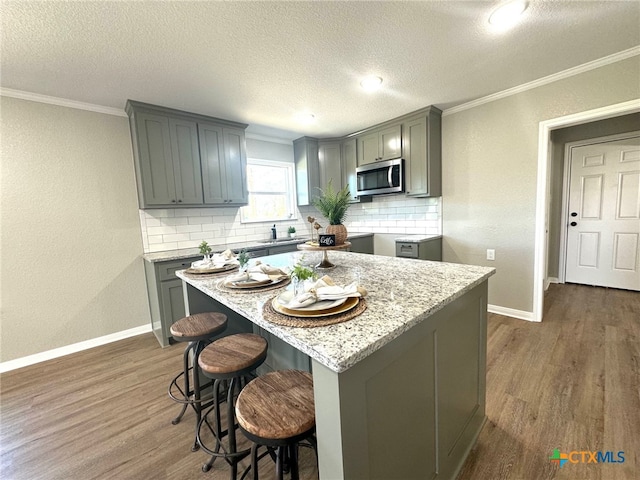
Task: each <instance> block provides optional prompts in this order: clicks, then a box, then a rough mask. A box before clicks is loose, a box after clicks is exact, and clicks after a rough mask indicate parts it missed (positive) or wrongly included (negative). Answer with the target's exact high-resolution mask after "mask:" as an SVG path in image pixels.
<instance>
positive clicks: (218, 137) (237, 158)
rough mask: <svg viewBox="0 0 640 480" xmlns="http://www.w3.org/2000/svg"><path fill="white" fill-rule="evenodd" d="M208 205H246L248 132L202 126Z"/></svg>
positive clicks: (202, 159) (204, 182) (204, 124)
mask: <svg viewBox="0 0 640 480" xmlns="http://www.w3.org/2000/svg"><path fill="white" fill-rule="evenodd" d="M198 136H199V138H200V157H201V162H202V183H203V186H204V203H205V204H206V205H246V204H247V202H248V194H247V187H246V183H247V182H246V171H247V154H246V150H245V142H244V130H241V129H237V128H228V127H221V126H219V125H215V124H209V123H199V124H198Z"/></svg>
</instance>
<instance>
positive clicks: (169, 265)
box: [156, 257, 201, 282]
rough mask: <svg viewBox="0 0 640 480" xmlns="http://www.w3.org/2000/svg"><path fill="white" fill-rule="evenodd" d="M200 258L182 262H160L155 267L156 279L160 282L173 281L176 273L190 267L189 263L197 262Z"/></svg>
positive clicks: (186, 259) (187, 259)
mask: <svg viewBox="0 0 640 480" xmlns="http://www.w3.org/2000/svg"><path fill="white" fill-rule="evenodd" d="M200 258H201V257H191V258H185V259H183V260H175V261H172V262H162V263H160V264H158V265H157V266H156V268H157V269H158V277H159V278H160V281H161V282H164V281H166V280H173V279H175V278H176V275H175V273H176V271H178V270H184V269H185V268H189V267H190V266H191V262H195V261H196V260H199V259H200Z"/></svg>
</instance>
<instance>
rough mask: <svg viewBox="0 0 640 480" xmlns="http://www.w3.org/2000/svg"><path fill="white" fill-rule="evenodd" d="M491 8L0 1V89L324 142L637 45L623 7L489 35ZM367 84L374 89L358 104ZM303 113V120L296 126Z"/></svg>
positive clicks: (535, 14)
mask: <svg viewBox="0 0 640 480" xmlns="http://www.w3.org/2000/svg"><path fill="white" fill-rule="evenodd" d="M498 3H499V2H495V1H494V2H482V1H473V2H472V1H465V2H458V1H426V2H411V1H401V2H360V1H350V2H319V1H315V2H267V1H259V2H247V1H235V2H218V1H200V2H184V1H176V2H151V1H141V2H127V1H125V2H106V1H97V2H66V1H65V2H62V1H47V2H34V1H6V0H2V2H1V11H0V15H1V16H2V37H1V40H2V43H1V70H0V85H1V86H2V87H4V88H10V89H16V90H22V91H27V92H33V93H38V94H43V95H50V96H54V97H61V98H65V99H70V100H76V101H81V102H87V103H93V104H97V105H103V106H108V107H115V108H123V107H124V104H125V101H126V100H127V99H128V98H130V99H134V100H139V101H143V102H148V103H153V104H158V105H164V106H168V107H173V108H178V109H182V110H187V111H192V112H198V113H203V114H206V115H211V116H216V117H221V118H227V119H230V120H236V121H241V122H245V123H249V124H250V125H251V130H253V131H254V132H259V133H267V134H272V135H276V136H281V137H285V138H295V137H297V136H300V135H313V136H338V135H343V134H346V133H350V132H354V131H357V130H359V129H361V128H364V127H366V126H369V125H373V124H375V123H379V122H381V121H384V120H387V119H390V118H393V117H395V116H399V115H402V114H404V113H408V112H410V111H413V110H417V109H419V108H422V107H424V106H427V105H432V104H433V105H436V106H438V107H439V108H442V109H444V108H449V107H452V106H455V105H458V104H461V103H464V102H467V101H470V100H473V99H475V98H479V97H482V96H485V95H489V94H491V93H495V92H499V91H502V90H505V89H507V88H511V87H514V86H517V85H520V84H523V83H526V82H530V81H533V80H536V79H539V78H541V77H545V76H547V75H550V74H553V73H557V72H559V71H562V70H566V69H568V68H571V67H575V66H578V65H581V64H584V63H586V62H589V61H592V60H596V59H599V58H602V57H605V56H607V55H610V54H613V53H617V52H620V51H623V50H626V49H629V48H631V47H635V46H638V45H640V2H638V1H623V2H615V1H536V0H532V1H530V2H529V8H528V10H527V11H526V12H525V15H524V16H523V18H522V21H521V23H520V24H519V25H517V26H516V27H515V28H513V29H511V30H509V31H507V32H503V33H496V32H492V31H491V30H490V29H489V28H488V23H487V16H488V14H489V12H490V10H491V9H492V7H494V6H495V5H496V4H498ZM372 73H373V74H376V75H379V76H381V77H383V78H384V84H383V88H382V90H381V91H379V92H377V93H375V94H367V93H365V92H363V91H362V89H361V88H360V87H359V79H360V77H361V76H363V75H365V74H372ZM303 111H309V112H313V113H314V114H315V117H316V122H315V123H314V124H312V125H308V126H305V125H300V124H299V123H297V121H296V119H295V115H296V114H298V113H300V112H303ZM267 127H270V128H267Z"/></svg>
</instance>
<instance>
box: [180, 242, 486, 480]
mask: <svg viewBox="0 0 640 480" xmlns="http://www.w3.org/2000/svg"><path fill="white" fill-rule="evenodd" d="M332 256H333V258H332V259H333V261H334V263H335V264H336V265H337V266H336V268H334V269H333V270H330V271H328V272H327V273H328V274H329V275H330V276H331V277H332V278H333V279H334V280H335V281H336V283H340V284H347V283H350V282H352V281H354V280H357V281H358V282H359V283H360V284H361V285H363V286H365V287H366V289H367V290H368V292H369V293H368V296H367V297H366V304H367V309H366V310H365V311H364V313H362V314H361V315H359V316H358V317H356V318H354V319H351V320H349V321H346V322H344V323H339V324H335V325H330V326H325V327H316V328H299V327H284V326H278V325H276V324H273V323H271V322H269V321H268V320H266V319H265V318H264V315H263V306H264V304H265V302H266V301H268V300H270V299H271V298H273V297H274V295H277V294H278V293H280V292H281V291H282V290H269V291H264V292H252V293H243V294H237V293H229V292H226V291H221V290H220V289H218V288H217V287H216V283H217V282H218V281H219V280H218V279H206V278H198V277H196V276H193V275H187V274H185V273H184V272H178V273H177V275H178V276H179V277H180V278H182V279H183V285H184V293H185V303H186V305H187V311H188V313H197V312H201V311H205V310H211V309H215V308H216V307H220V308H221V309H223V310H226V311H229V312H234V313H235V314H236V315H234V317H236V319H235V321H236V322H237V323H238V325H237V327H236V329H237V330H239V331H241V330H247V325H251V324H253V325H255V326H258V327H260V328H262V329H263V330H264V331H267V332H269V333H270V334H271V335H272V336H274V337H276V338H278V339H280V340H282V341H284V342H286V344H288V345H290V346H292V347H293V348H295V350H296V351H298V352H301V354H304V355H305V356H308V357H309V358H310V359H311V366H312V373H313V379H314V395H315V403H316V425H317V437H318V456H319V471H320V478H321V479H331V480H334V479H348V480H355V479H384V480H388V479H394V478H402V479H421V480H422V479H430V478H442V479H450V478H454V477H455V475H456V473H457V471H458V470H459V468H460V467H461V465H462V463H463V462H464V459H465V458H466V456H467V454H468V452H469V450H470V449H471V447H472V446H473V444H474V442H475V439H476V438H477V435H478V433H479V431H480V429H481V428H482V425H483V423H484V420H485V369H486V318H487V313H486V312H487V283H488V278H489V277H490V276H491V275H492V274H493V273H494V272H495V270H494V269H493V268H487V267H478V266H469V265H458V264H449V263H441V262H428V261H420V260H409V259H401V258H393V257H382V256H374V255H363V254H357V253H349V252H332ZM298 258H300V254H299V253H288V254H282V255H276V256H271V257H265V258H263V259H262V260H263V261H264V262H265V263H266V262H268V263H269V264H271V265H274V266H291V265H293V264H294V263H295V262H296V260H297V259H298ZM243 322H245V323H244V325H240V324H241V323H243ZM249 322H251V323H249ZM249 328H250V327H249Z"/></svg>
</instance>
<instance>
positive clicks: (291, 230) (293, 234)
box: [287, 226, 296, 238]
mask: <svg viewBox="0 0 640 480" xmlns="http://www.w3.org/2000/svg"><path fill="white" fill-rule="evenodd" d="M287 233H288V234H289V238H296V227H294V226H291V227H289V228H287Z"/></svg>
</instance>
